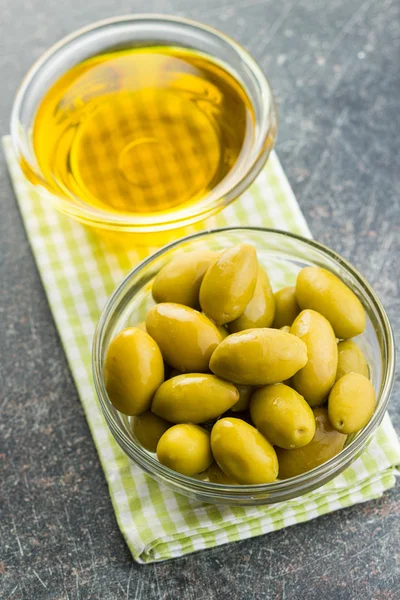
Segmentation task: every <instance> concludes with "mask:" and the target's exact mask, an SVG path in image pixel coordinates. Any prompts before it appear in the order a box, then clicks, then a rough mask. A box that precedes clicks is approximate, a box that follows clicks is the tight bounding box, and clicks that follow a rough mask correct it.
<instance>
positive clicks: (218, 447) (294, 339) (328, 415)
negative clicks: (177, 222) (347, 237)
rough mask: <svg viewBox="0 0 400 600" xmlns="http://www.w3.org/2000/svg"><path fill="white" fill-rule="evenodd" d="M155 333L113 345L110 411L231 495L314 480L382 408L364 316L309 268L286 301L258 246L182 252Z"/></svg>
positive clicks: (165, 458) (146, 442) (108, 366)
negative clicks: (240, 489) (235, 490)
mask: <svg viewBox="0 0 400 600" xmlns="http://www.w3.org/2000/svg"><path fill="white" fill-rule="evenodd" d="M152 295H153V298H154V300H155V302H156V304H155V306H153V307H152V308H151V309H150V310H149V311H148V313H147V317H146V321H145V323H141V324H140V325H138V326H137V327H130V328H128V329H124V330H123V331H121V332H120V333H119V334H118V335H117V336H116V337H115V338H114V339H113V340H112V342H111V344H110V346H109V349H108V354H107V357H106V361H105V369H104V377H105V385H106V389H107V393H108V395H109V398H110V400H111V402H112V404H113V405H114V406H115V408H116V409H117V410H119V411H120V412H122V413H124V414H126V415H130V416H133V417H135V418H134V419H132V429H133V433H134V435H135V436H136V439H137V440H138V441H139V443H141V444H142V445H143V446H144V448H146V449H147V450H149V451H150V452H156V453H157V457H158V459H159V461H160V462H161V463H162V464H163V465H166V466H167V467H170V468H171V469H174V470H175V471H178V472H179V473H183V474H184V475H189V476H194V477H199V478H205V479H208V480H209V481H213V482H218V483H225V484H231V485H238V484H243V485H246V484H261V483H269V482H273V481H275V480H276V479H277V478H278V477H279V478H280V479H286V478H289V477H293V476H295V475H298V474H300V473H304V472H305V471H308V470H310V469H312V468H314V467H316V466H318V465H320V464H322V463H323V462H325V461H327V460H328V459H330V458H332V457H333V456H335V455H336V454H337V453H338V452H340V451H341V450H342V448H343V446H344V444H345V441H346V438H347V435H348V434H352V433H355V432H357V431H359V430H360V429H362V428H363V427H364V426H365V425H366V424H367V423H368V421H369V419H370V418H371V415H372V414H373V411H374V408H375V394H374V389H373V386H372V384H371V383H370V381H369V368H368V365H367V361H366V359H365V356H364V354H363V352H362V351H361V349H360V348H359V346H358V345H357V344H356V343H355V342H354V341H353V340H351V339H350V338H352V337H354V336H357V335H359V334H360V333H362V332H363V331H364V329H365V325H366V317H365V312H364V309H363V307H362V305H361V303H360V302H359V300H358V298H357V297H356V296H355V294H354V293H353V292H352V291H351V290H350V289H349V288H348V287H347V286H346V285H345V284H344V283H343V282H342V281H341V280H340V279H338V278H337V277H336V276H335V275H333V274H332V273H330V272H329V271H327V270H325V269H322V268H319V267H306V268H304V269H302V270H301V271H300V272H299V274H298V277H297V281H296V285H295V286H293V287H286V288H284V289H281V290H279V291H277V292H276V293H275V294H274V293H273V290H272V288H271V285H270V281H269V278H268V275H267V273H266V271H265V270H264V268H263V267H261V266H260V265H259V264H258V260H257V254H256V251H255V249H254V248H253V246H251V245H249V244H240V245H237V246H233V247H231V248H228V249H227V250H224V251H223V252H213V251H196V252H191V253H187V254H182V255H180V256H178V257H177V258H175V259H173V260H172V261H171V262H170V263H168V264H167V265H166V266H165V267H164V268H163V269H161V271H160V272H159V273H158V275H157V276H156V278H155V280H154V283H153V287H152Z"/></svg>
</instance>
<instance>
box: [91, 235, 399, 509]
mask: <svg viewBox="0 0 400 600" xmlns="http://www.w3.org/2000/svg"><path fill="white" fill-rule="evenodd" d="M242 242H248V243H250V244H253V245H254V246H255V248H256V249H257V254H258V259H259V261H260V263H261V264H262V265H264V266H265V267H266V268H267V269H268V273H269V276H270V279H271V283H272V286H273V288H274V290H275V291H276V290H278V289H279V288H281V287H284V286H286V285H293V284H294V283H295V280H296V276H297V273H298V271H299V270H300V269H302V268H303V267H305V266H309V265H315V266H319V267H324V268H325V269H328V270H329V271H331V272H332V273H334V274H335V275H337V276H338V277H340V278H341V279H342V281H344V282H345V283H346V284H347V285H348V286H349V287H350V288H351V289H352V290H353V291H354V293H355V294H356V295H357V296H358V298H359V299H360V301H361V302H362V304H363V306H364V309H365V311H366V314H367V327H366V330H365V332H364V333H363V334H362V335H360V336H358V338H357V343H358V344H359V345H360V346H361V348H362V350H363V351H364V353H365V355H366V357H367V360H368V363H369V365H370V376H371V381H372V383H373V385H374V388H375V392H376V396H377V406H376V410H375V412H374V414H373V416H372V418H371V420H370V422H369V423H368V425H366V427H364V429H363V430H361V431H360V432H358V433H357V434H355V435H352V436H349V438H348V440H347V442H346V446H345V447H344V449H343V450H342V451H341V452H340V453H339V454H338V455H336V456H335V457H334V458H332V459H330V460H329V461H327V462H326V463H324V464H322V465H320V466H319V467H316V468H315V469H313V470H311V471H309V472H307V473H304V474H302V475H299V476H297V477H293V478H291V479H287V480H283V481H276V482H274V483H269V484H262V485H241V486H228V485H221V484H216V483H210V482H208V481H201V480H197V479H195V478H191V477H186V476H184V475H181V474H179V473H176V472H175V471H172V470H170V469H169V468H167V467H165V466H163V465H162V464H160V463H159V462H158V460H157V457H156V455H154V454H151V453H149V452H147V451H146V450H145V449H144V448H142V447H141V446H140V445H139V443H138V442H137V441H136V439H135V437H134V435H133V434H132V432H131V429H130V427H129V419H130V418H129V417H126V416H125V415H122V414H120V413H119V412H118V411H117V410H116V409H115V408H114V407H113V406H112V404H111V402H110V400H109V399H108V396H107V392H106V390H105V386H104V380H103V367H104V360H105V357H106V353H107V349H108V346H109V344H110V341H111V340H112V339H113V338H114V336H115V335H116V334H117V333H118V332H119V331H120V330H121V329H123V328H125V327H128V326H133V325H135V324H138V323H139V322H140V321H142V320H143V319H144V317H145V314H146V312H147V310H148V308H149V307H150V306H152V305H153V304H154V301H153V299H152V297H151V286H152V281H153V279H154V277H155V276H156V275H157V273H158V271H159V270H160V269H161V268H162V267H163V266H164V265H165V264H166V263H167V262H169V261H170V260H171V259H172V258H173V257H174V256H175V255H176V254H178V253H181V252H189V251H191V250H198V249H202V248H209V249H215V250H217V249H222V248H226V247H229V246H232V245H234V244H238V243H242ZM394 352H395V351H394V342H393V334H392V331H391V327H390V323H389V320H388V317H387V315H386V313H385V310H384V308H383V307H382V304H381V302H380V301H379V299H378V297H377V296H376V294H375V292H374V291H373V289H372V288H371V286H370V285H369V284H368V283H367V282H366V281H365V279H364V278H363V277H362V276H361V275H360V274H359V273H358V272H357V271H356V270H355V269H354V268H353V267H352V266H351V265H350V264H349V263H348V262H347V261H345V260H344V259H343V258H341V257H340V256H339V255H338V254H336V253H335V252H333V251H332V250H329V249H328V248H326V247H325V246H323V245H322V244H319V243H317V242H314V241H312V240H309V239H305V238H302V237H300V236H298V235H294V234H291V233H286V232H283V231H276V230H273V229H264V228H258V227H243V228H241V227H239V228H236V227H234V228H225V229H216V230H212V231H207V232H203V233H200V234H195V235H192V236H189V237H186V238H183V239H181V240H178V241H177V242H174V243H172V244H170V245H168V246H166V247H164V248H163V249H161V250H160V251H158V252H157V253H156V254H154V255H153V256H150V257H149V258H147V259H146V260H144V261H143V262H141V263H140V264H139V265H138V266H137V267H136V268H135V269H133V270H132V271H131V272H130V273H129V275H127V277H126V278H125V279H124V280H123V282H122V283H121V284H120V286H119V287H118V288H117V289H116V291H115V292H114V294H113V295H112V296H111V298H110V300H109V301H108V303H107V305H106V307H105V309H104V311H103V313H102V315H101V318H100V320H99V323H98V326H97V329H96V332H95V336H94V341H93V375H94V382H95V387H96V391H97V394H98V397H99V400H100V406H101V408H102V411H103V413H104V416H105V418H106V421H107V423H108V426H109V428H110V430H111V432H112V434H113V436H114V437H115V439H116V441H117V442H118V444H119V445H120V446H121V448H122V449H123V450H124V452H125V453H126V454H127V455H128V456H129V458H130V459H132V460H133V461H134V462H135V463H136V464H137V465H139V466H140V467H141V468H142V469H143V470H144V471H146V472H147V473H148V474H149V475H150V476H151V477H153V478H154V479H156V480H158V481H160V482H162V483H163V484H165V485H166V486H168V487H170V488H172V489H173V490H174V491H175V492H179V493H181V494H186V495H187V496H191V497H194V498H197V499H199V500H202V501H205V502H211V503H225V504H239V505H240V504H242V505H243V504H270V503H274V502H279V501H282V500H288V499H290V498H294V497H296V496H300V495H301V494H304V493H306V492H309V491H311V490H313V489H315V488H317V487H319V486H321V485H323V484H324V483H326V482H328V481H330V480H331V479H333V478H334V477H335V476H336V475H338V474H339V473H341V471H343V470H344V469H345V468H346V467H348V466H349V465H350V463H352V462H353V461H354V460H355V459H356V458H357V457H358V455H359V454H360V452H361V451H362V450H363V448H364V447H365V445H366V444H367V443H368V441H369V440H370V439H371V436H372V434H373V433H374V432H375V430H376V429H377V427H378V425H379V424H380V423H381V421H382V418H383V416H384V413H385V410H386V407H387V403H388V400H389V396H390V392H391V388H392V384H393V377H394V364H395V354H394Z"/></svg>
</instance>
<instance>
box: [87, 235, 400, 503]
mask: <svg viewBox="0 0 400 600" xmlns="http://www.w3.org/2000/svg"><path fill="white" fill-rule="evenodd" d="M238 230H240V231H250V232H262V233H265V234H269V233H272V234H275V235H278V236H283V237H285V238H289V239H292V240H295V241H298V242H301V243H303V244H305V245H306V246H307V245H308V246H311V247H312V248H313V249H315V250H318V251H320V252H322V254H325V255H327V256H328V257H329V258H331V259H333V260H334V261H336V262H338V263H339V264H340V266H341V267H343V268H344V269H345V270H346V271H347V272H349V273H350V275H351V276H352V277H354V278H355V279H356V280H357V281H358V283H359V284H360V285H361V287H362V289H363V291H364V292H365V293H366V295H367V297H368V299H369V301H370V302H371V303H372V305H373V307H374V309H375V311H376V312H377V314H378V317H379V320H380V321H381V323H382V331H383V334H384V342H385V345H386V348H387V363H386V364H384V367H383V369H382V384H381V392H380V396H379V400H380V401H379V404H378V406H377V409H376V410H375V412H374V414H373V416H372V418H371V419H370V421H369V422H368V424H367V425H366V426H365V427H364V428H363V429H362V430H361V431H360V432H359V433H357V434H356V436H355V438H354V439H353V440H352V441H351V442H350V443H349V444H348V445H347V446H346V447H345V448H343V450H341V451H340V452H339V453H338V454H337V455H336V456H334V457H333V458H331V459H329V460H328V461H326V462H325V463H323V464H322V465H319V466H318V467H315V468H314V469H312V470H310V471H307V472H306V473H302V474H301V475H297V476H295V477H291V478H289V479H285V480H278V481H276V482H273V483H266V484H256V485H240V486H232V485H224V484H219V483H212V482H208V481H201V480H198V479H195V478H192V477H188V476H186V475H182V474H180V473H177V472H175V471H173V470H171V469H169V468H168V467H165V466H164V465H162V464H161V463H159V462H158V461H157V459H155V458H153V457H152V456H150V455H149V454H147V453H146V451H145V450H142V449H141V448H140V447H139V446H138V445H137V446H136V445H135V444H134V443H133V442H132V440H131V439H130V438H129V436H127V435H126V434H125V432H124V431H122V430H121V429H120V428H119V427H118V426H117V423H116V420H115V419H114V414H113V413H116V414H119V413H118V411H116V409H115V408H114V407H113V406H112V405H111V402H110V401H109V399H108V395H107V392H106V389H105V385H104V381H103V376H102V365H101V363H100V356H101V352H102V341H103V335H104V331H105V328H106V326H107V324H108V320H109V318H110V317H111V315H112V314H113V313H114V311H115V309H116V308H117V306H118V303H119V301H120V296H121V294H123V293H124V292H125V291H126V290H128V289H129V288H130V284H131V282H132V280H133V279H135V277H136V276H137V275H138V274H139V273H140V272H141V271H142V270H143V269H144V268H146V267H147V266H148V265H149V264H151V263H152V262H153V261H155V260H156V259H158V258H159V257H161V256H162V255H163V254H166V253H167V252H169V251H170V250H172V249H174V248H175V249H176V248H177V247H178V246H180V245H181V244H184V243H186V242H189V241H194V240H196V239H198V238H201V237H204V236H208V235H212V234H219V233H220V234H226V233H229V232H235V231H238ZM92 369H93V379H94V384H95V389H96V393H97V396H98V398H99V400H100V406H101V409H102V411H103V415H104V416H105V419H106V421H107V424H108V426H109V429H110V430H111V433H112V434H113V436H114V438H115V440H116V441H117V442H118V444H119V445H120V446H121V448H122V449H123V450H124V452H125V453H126V454H127V455H128V457H129V458H131V459H132V460H133V461H134V462H135V463H136V464H138V465H139V466H140V467H141V468H142V469H143V470H144V471H146V472H148V473H150V474H152V475H153V476H155V477H157V478H159V479H161V480H164V481H166V482H171V483H174V484H176V486H179V487H181V488H185V489H187V488H188V487H189V488H190V491H191V492H192V493H196V492H197V493H199V494H203V495H204V494H206V495H208V496H216V497H217V498H220V499H223V498H224V497H225V496H228V497H230V498H232V499H233V500H235V499H236V500H239V499H240V498H243V499H244V497H246V498H249V497H251V498H252V497H257V495H259V494H263V495H265V496H269V495H272V494H274V493H276V494H280V493H284V492H289V491H293V489H294V488H296V489H298V490H300V491H299V494H296V495H300V494H301V493H304V492H306V491H307V489H308V488H309V486H310V484H312V485H313V489H314V488H315V487H317V486H316V485H315V484H316V483H317V482H319V481H321V482H322V483H325V481H326V476H327V475H328V474H329V473H333V476H332V478H333V477H334V476H335V475H336V474H338V473H339V472H340V470H341V466H342V465H343V464H344V463H345V465H346V466H347V464H348V463H349V461H351V459H352V458H353V457H355V456H357V455H358V454H359V453H360V452H361V450H362V449H363V447H364V446H365V444H366V443H367V441H368V439H369V438H370V436H371V435H372V434H373V433H374V432H375V430H376V429H377V427H378V426H379V425H380V423H381V422H382V419H383V417H384V415H385V412H386V409H387V405H388V402H389V398H390V393H391V390H392V387H393V381H394V373H395V344H394V336H393V331H392V328H391V324H390V321H389V318H388V316H387V314H386V311H385V309H384V307H383V305H382V303H381V301H380V300H379V298H378V296H377V295H376V293H375V292H374V290H373V288H372V287H371V286H370V284H369V283H368V282H367V281H366V279H365V278H364V277H363V276H362V275H361V274H360V273H359V272H358V271H357V270H356V269H355V268H354V267H353V266H352V265H351V264H350V263H349V262H348V261H347V260H346V259H345V258H343V257H342V256H341V255H340V254H338V253H337V252H335V251H334V250H331V249H330V248H328V247H327V246H325V245H324V244H321V243H320V242H316V241H314V240H313V239H310V238H306V237H303V236H301V235H298V234H295V233H291V232H287V231H283V230H279V229H273V228H266V227H255V226H244V227H240V226H239V227H238V226H231V227H222V228H216V229H208V230H204V231H202V232H197V233H194V234H191V235H188V236H185V237H182V238H180V239H178V240H176V241H174V242H171V243H170V244H167V245H165V246H163V247H162V248H160V249H159V250H158V251H156V252H155V253H154V254H152V255H151V256H148V257H147V258H145V259H144V260H143V261H141V262H140V263H139V264H138V265H136V266H135V267H134V268H133V269H132V270H131V271H130V272H129V273H128V274H127V275H126V276H125V278H124V279H123V280H122V282H121V283H120V284H119V285H118V286H117V288H116V289H115V291H114V292H113V294H112V295H111V296H110V298H109V300H108V302H107V304H106V305H105V307H104V308H103V311H102V313H101V316H100V319H99V321H98V323H97V327H96V330H95V334H94V337H93V346H92ZM127 449H128V450H127ZM346 461H348V462H346ZM329 479H331V477H329ZM301 490H303V491H301ZM276 501H278V500H276Z"/></svg>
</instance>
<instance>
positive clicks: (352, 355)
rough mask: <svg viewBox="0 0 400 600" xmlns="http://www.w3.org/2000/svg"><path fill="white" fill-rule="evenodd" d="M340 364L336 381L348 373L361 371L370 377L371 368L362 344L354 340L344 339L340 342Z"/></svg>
mask: <svg viewBox="0 0 400 600" xmlns="http://www.w3.org/2000/svg"><path fill="white" fill-rule="evenodd" d="M338 352H339V359H338V366H337V371H336V381H337V380H338V379H340V378H341V377H343V375H346V373H360V374H361V375H364V377H368V378H369V368H368V363H367V359H366V358H365V356H364V353H363V351H362V350H361V348H360V346H358V345H357V344H356V343H355V342H354V341H353V340H343V341H342V342H339V343H338Z"/></svg>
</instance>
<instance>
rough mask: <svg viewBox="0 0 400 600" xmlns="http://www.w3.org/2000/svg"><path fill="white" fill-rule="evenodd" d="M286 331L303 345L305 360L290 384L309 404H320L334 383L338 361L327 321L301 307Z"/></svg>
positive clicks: (334, 341)
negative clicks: (300, 310) (304, 347)
mask: <svg viewBox="0 0 400 600" xmlns="http://www.w3.org/2000/svg"><path fill="white" fill-rule="evenodd" d="M290 333H292V334H293V335H297V336H298V337H299V338H300V339H301V340H303V342H304V343H305V344H306V346H307V354H308V362H307V364H306V365H305V367H303V368H302V369H301V370H300V371H298V372H297V373H296V374H295V375H294V376H293V379H292V382H291V383H292V385H293V387H294V389H295V390H297V391H298V392H299V394H301V395H302V396H304V398H305V399H306V400H307V402H308V403H309V405H310V406H313V407H314V406H319V405H320V404H322V403H323V402H324V401H325V400H326V398H327V396H328V394H329V391H330V389H331V387H332V386H333V384H334V381H335V377H336V370H337V363H338V349H337V343H336V337H335V334H334V332H333V329H332V327H331V325H330V323H329V321H327V320H326V319H325V317H323V316H322V315H320V314H319V313H317V312H315V310H303V311H302V312H301V313H300V314H299V316H298V317H296V319H295V321H294V323H293V325H292V326H291V328H290Z"/></svg>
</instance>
